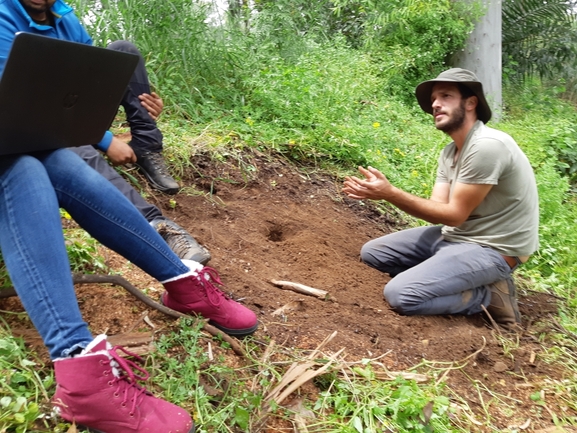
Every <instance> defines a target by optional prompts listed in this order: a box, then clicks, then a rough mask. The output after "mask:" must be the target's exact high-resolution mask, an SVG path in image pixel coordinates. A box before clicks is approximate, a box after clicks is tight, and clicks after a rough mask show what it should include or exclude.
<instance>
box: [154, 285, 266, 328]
mask: <svg viewBox="0 0 577 433" xmlns="http://www.w3.org/2000/svg"><path fill="white" fill-rule="evenodd" d="M162 298H163V295H160V299H159V303H160V304H161V305H164V301H163V300H162ZM164 306H165V307H166V305H164ZM167 308H170V307H167ZM175 311H178V310H175ZM179 313H183V314H189V315H190V316H191V317H204V316H202V315H201V314H196V313H193V312H183V311H179ZM208 323H209V324H210V325H212V326H214V327H215V328H218V329H220V330H221V331H222V332H224V333H225V334H228V335H230V336H232V337H247V336H249V335H251V334H253V333H254V331H256V330H257V329H258V322H257V323H255V325H254V326H251V327H250V328H243V329H229V328H226V327H224V326H221V325H219V324H218V323H216V322H214V321H212V320H211V319H208Z"/></svg>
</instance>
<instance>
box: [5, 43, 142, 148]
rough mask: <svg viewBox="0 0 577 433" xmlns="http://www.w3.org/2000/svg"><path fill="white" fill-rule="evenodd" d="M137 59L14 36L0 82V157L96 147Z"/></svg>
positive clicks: (76, 45)
mask: <svg viewBox="0 0 577 433" xmlns="http://www.w3.org/2000/svg"><path fill="white" fill-rule="evenodd" d="M137 62H138V56H136V55H133V54H128V53H123V52H118V51H113V50H108V49H106V48H99V47H93V46H89V45H85V44H79V43H75V42H69V41H62V40H59V39H54V38H48V37H45V36H39V35H35V34H31V33H18V34H17V35H16V37H15V39H14V42H13V44H12V48H11V50H10V54H9V56H8V60H7V62H6V66H5V69H4V73H3V74H2V78H1V79H0V155H6V154H14V153H29V152H34V151H39V150H50V149H56V148H60V147H71V146H82V145H85V144H97V143H98V142H99V141H100V140H101V139H102V137H103V135H104V133H105V132H106V130H108V129H109V128H110V125H111V123H112V121H113V119H114V116H115V115H116V112H117V110H118V106H119V104H120V100H121V99H122V96H123V95H124V92H125V91H126V88H127V86H128V82H129V80H130V77H131V76H132V74H133V72H134V69H135V68H136V64H137Z"/></svg>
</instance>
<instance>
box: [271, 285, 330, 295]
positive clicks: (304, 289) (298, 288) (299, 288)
mask: <svg viewBox="0 0 577 433" xmlns="http://www.w3.org/2000/svg"><path fill="white" fill-rule="evenodd" d="M270 282H271V283H272V284H274V285H275V286H278V287H280V288H281V289H289V290H292V291H293V292H297V293H302V294H303V295H310V296H315V297H317V298H319V299H325V298H326V297H327V295H328V294H329V292H327V291H326V290H320V289H315V288H314V287H309V286H305V285H304V284H300V283H293V282H292V281H278V280H270Z"/></svg>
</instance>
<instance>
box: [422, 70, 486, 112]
mask: <svg viewBox="0 0 577 433" xmlns="http://www.w3.org/2000/svg"><path fill="white" fill-rule="evenodd" d="M437 83H460V84H462V85H464V86H467V87H468V88H469V89H471V91H472V92H473V93H474V94H475V96H476V97H477V99H478V103H477V118H478V119H479V120H480V121H482V122H483V123H487V122H488V121H489V120H491V115H492V113H491V108H490V107H489V104H488V103H487V100H486V99H485V94H484V93H483V85H482V84H481V83H480V82H478V81H457V80H451V79H447V78H443V79H433V80H428V81H423V82H422V83H421V84H419V85H418V86H417V88H416V89H415V96H416V97H417V101H418V103H419V105H420V106H421V108H422V110H423V111H424V112H425V113H429V114H433V105H432V102H431V94H432V93H433V86H434V85H435V84H437Z"/></svg>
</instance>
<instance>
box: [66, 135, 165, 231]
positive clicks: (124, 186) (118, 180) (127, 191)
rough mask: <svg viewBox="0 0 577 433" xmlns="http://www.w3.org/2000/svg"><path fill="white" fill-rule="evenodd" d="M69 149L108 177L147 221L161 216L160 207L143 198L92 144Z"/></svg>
mask: <svg viewBox="0 0 577 433" xmlns="http://www.w3.org/2000/svg"><path fill="white" fill-rule="evenodd" d="M70 150H72V151H73V152H74V153H76V154H77V155H79V156H80V157H81V158H82V159H83V160H84V161H86V163H87V164H88V165H89V166H90V167H92V168H93V169H95V170H96V171H97V172H98V173H100V174H101V175H102V176H104V177H105V178H106V179H108V180H109V181H110V182H111V183H112V184H113V185H114V186H115V187H116V188H118V189H119V190H120V192H121V193H122V194H123V195H124V196H125V197H126V198H128V200H129V201H130V202H131V203H132V204H133V205H134V206H135V207H136V209H138V211H139V212H140V213H141V214H142V215H143V216H144V218H146V220H147V221H149V222H150V221H152V220H153V219H155V218H158V217H161V216H162V212H160V209H158V208H157V207H156V206H154V205H152V204H150V203H148V202H147V201H146V200H144V199H143V198H142V196H141V195H140V194H139V193H138V191H136V190H135V189H134V188H133V187H132V186H130V184H129V183H128V182H127V181H126V180H124V178H123V177H122V176H120V174H118V172H117V171H116V170H115V169H114V168H112V167H111V166H110V165H109V164H108V162H107V161H106V160H105V159H104V158H103V157H102V155H101V154H100V152H98V151H97V150H96V149H95V148H94V147H93V146H90V145H88V146H80V147H71V148H70Z"/></svg>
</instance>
